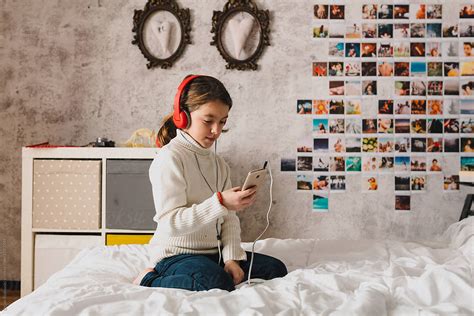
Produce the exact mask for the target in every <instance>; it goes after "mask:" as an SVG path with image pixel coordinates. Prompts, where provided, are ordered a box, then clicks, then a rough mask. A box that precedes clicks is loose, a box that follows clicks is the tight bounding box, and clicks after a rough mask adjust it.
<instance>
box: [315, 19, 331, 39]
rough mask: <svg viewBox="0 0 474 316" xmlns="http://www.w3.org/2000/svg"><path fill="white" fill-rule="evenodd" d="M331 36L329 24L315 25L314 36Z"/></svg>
mask: <svg viewBox="0 0 474 316" xmlns="http://www.w3.org/2000/svg"><path fill="white" fill-rule="evenodd" d="M328 36H329V24H328V23H318V24H316V25H314V26H313V38H316V39H318V38H327V37H328Z"/></svg>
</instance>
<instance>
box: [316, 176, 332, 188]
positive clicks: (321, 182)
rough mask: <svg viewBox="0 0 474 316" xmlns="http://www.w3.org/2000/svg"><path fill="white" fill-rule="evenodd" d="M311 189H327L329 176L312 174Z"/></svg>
mask: <svg viewBox="0 0 474 316" xmlns="http://www.w3.org/2000/svg"><path fill="white" fill-rule="evenodd" d="M313 190H314V191H329V176H328V175H314V178H313Z"/></svg>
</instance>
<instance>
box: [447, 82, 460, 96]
mask: <svg viewBox="0 0 474 316" xmlns="http://www.w3.org/2000/svg"><path fill="white" fill-rule="evenodd" d="M443 85H444V95H459V80H444V82H443Z"/></svg>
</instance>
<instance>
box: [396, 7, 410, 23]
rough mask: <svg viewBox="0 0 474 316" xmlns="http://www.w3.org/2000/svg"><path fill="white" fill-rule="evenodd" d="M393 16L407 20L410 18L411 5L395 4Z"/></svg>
mask: <svg viewBox="0 0 474 316" xmlns="http://www.w3.org/2000/svg"><path fill="white" fill-rule="evenodd" d="M393 18H394V19H400V20H401V19H403V20H407V19H409V18H410V5H408V4H396V5H394V6H393Z"/></svg>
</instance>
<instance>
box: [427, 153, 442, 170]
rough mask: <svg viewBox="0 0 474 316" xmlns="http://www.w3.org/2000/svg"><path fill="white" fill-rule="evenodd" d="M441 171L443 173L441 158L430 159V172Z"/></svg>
mask: <svg viewBox="0 0 474 316" xmlns="http://www.w3.org/2000/svg"><path fill="white" fill-rule="evenodd" d="M441 171H443V166H442V159H441V157H438V156H435V157H433V156H430V157H429V159H428V172H441Z"/></svg>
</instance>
